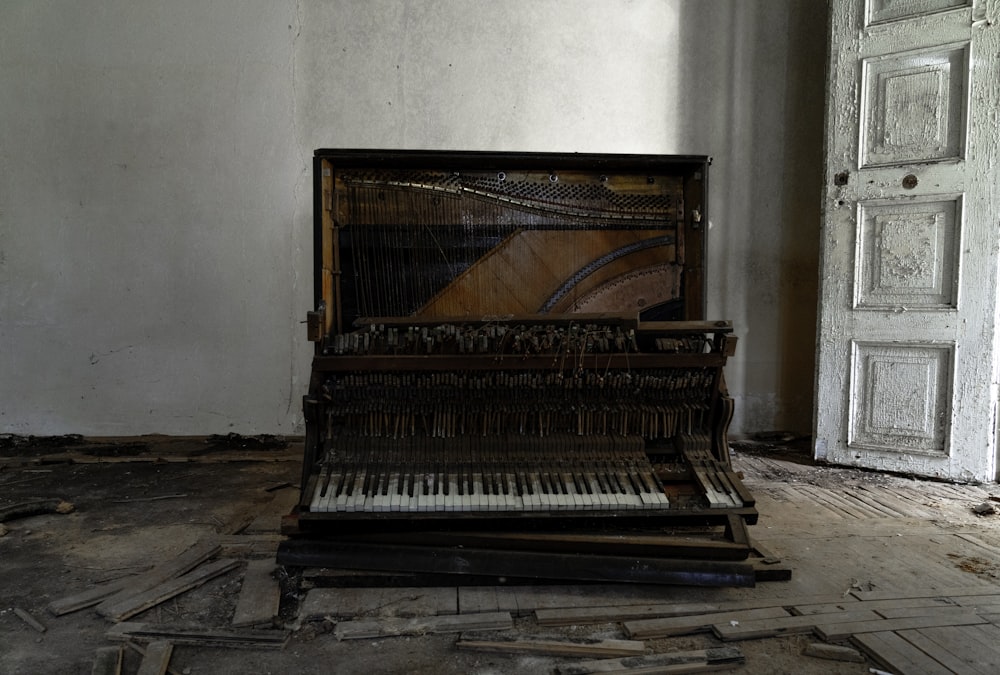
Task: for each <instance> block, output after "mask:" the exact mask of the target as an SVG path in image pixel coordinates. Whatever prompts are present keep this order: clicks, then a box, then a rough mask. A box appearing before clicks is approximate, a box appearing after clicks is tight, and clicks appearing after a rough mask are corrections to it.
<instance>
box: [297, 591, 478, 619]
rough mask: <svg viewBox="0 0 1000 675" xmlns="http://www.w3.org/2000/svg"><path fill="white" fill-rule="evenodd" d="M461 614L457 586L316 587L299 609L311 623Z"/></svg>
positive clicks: (301, 616) (303, 617) (300, 613)
mask: <svg viewBox="0 0 1000 675" xmlns="http://www.w3.org/2000/svg"><path fill="white" fill-rule="evenodd" d="M457 612H458V590H457V589H456V588H455V587H454V586H451V587H444V586H442V587H433V586H430V587H427V588H423V587H415V588H313V589H310V591H309V592H308V593H307V594H306V597H305V600H303V601H302V605H301V607H300V608H299V617H300V618H302V619H304V620H306V621H312V620H316V619H323V618H326V617H332V618H335V619H354V618H359V617H378V616H392V617H403V618H411V617H418V616H436V615H443V614H455V613H457Z"/></svg>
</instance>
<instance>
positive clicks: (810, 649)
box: [802, 642, 865, 663]
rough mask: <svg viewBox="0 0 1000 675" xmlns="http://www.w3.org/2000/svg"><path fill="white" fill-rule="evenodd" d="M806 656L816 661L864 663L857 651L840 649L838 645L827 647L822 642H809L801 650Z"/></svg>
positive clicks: (862, 657) (847, 648) (863, 658)
mask: <svg viewBox="0 0 1000 675" xmlns="http://www.w3.org/2000/svg"><path fill="white" fill-rule="evenodd" d="M802 653H803V654H805V655H806V656H812V657H815V658H817V659H827V660H828V661H849V662H851V663H864V662H865V657H864V656H862V655H861V652H859V651H858V650H857V649H851V648H850V647H842V646H840V645H828V644H823V643H822V642H811V643H809V644H808V645H806V648H805V649H803V650H802Z"/></svg>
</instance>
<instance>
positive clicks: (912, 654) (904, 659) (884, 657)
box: [851, 631, 951, 675]
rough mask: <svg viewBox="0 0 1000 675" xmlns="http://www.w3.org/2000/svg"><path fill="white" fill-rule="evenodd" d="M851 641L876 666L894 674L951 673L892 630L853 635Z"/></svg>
mask: <svg viewBox="0 0 1000 675" xmlns="http://www.w3.org/2000/svg"><path fill="white" fill-rule="evenodd" d="M851 642H853V643H854V644H855V645H856V646H857V647H858V648H859V649H860V650H861V651H863V652H864V653H865V654H867V655H868V657H869V658H870V659H871V660H872V661H874V662H875V664H876V665H877V666H879V667H880V668H883V669H885V670H887V671H889V672H892V673H895V675H951V671H950V670H949V669H948V668H946V667H945V666H944V665H942V664H941V662H940V661H937V660H936V659H933V658H931V657H930V656H928V655H927V654H925V653H924V652H923V651H921V650H920V649H917V648H916V647H914V646H913V645H912V644H911V643H910V642H908V641H907V640H905V639H904V638H902V637H900V636H899V635H897V634H896V633H893V632H892V631H883V632H877V633H863V634H860V635H855V636H854V637H852V638H851Z"/></svg>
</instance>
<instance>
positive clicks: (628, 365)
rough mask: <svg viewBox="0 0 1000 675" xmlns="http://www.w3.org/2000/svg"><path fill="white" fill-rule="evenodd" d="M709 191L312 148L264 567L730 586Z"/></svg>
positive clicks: (419, 155)
mask: <svg viewBox="0 0 1000 675" xmlns="http://www.w3.org/2000/svg"><path fill="white" fill-rule="evenodd" d="M707 169H708V160H707V158H704V157H660V156H630V155H575V154H574V155H558V154H543V153H532V154H523V153H521V154H513V153H438V152H369V151H317V153H316V158H315V177H314V180H315V182H314V185H315V193H316V194H315V211H316V214H315V229H316V234H315V245H316V252H315V279H316V285H315V293H316V309H315V311H313V312H310V314H309V317H308V319H309V320H308V324H309V337H310V339H311V340H313V341H314V342H315V343H316V351H315V356H314V359H313V365H312V376H311V381H310V385H309V392H308V393H307V394H306V396H305V399H304V411H305V419H306V426H307V435H306V444H305V453H304V461H303V474H302V497H301V502H300V504H299V506H298V507H297V509H296V511H295V512H294V513H293V514H292V515H291V516H290V517H289V518H287V519H286V527H285V531H286V533H288V534H291V535H293V537H292V539H291V540H289V541H287V542H285V543H284V544H283V545H282V548H281V549H280V550H279V561H281V562H284V563H285V564H293V565H323V566H336V567H345V568H354V569H357V568H360V569H368V570H382V571H387V572H406V573H421V574H425V575H437V574H460V575H464V576H465V577H466V578H484V579H490V578H494V577H495V576H503V577H505V578H526V579H531V578H552V577H554V576H559V577H560V578H571V579H590V578H591V577H593V578H596V579H615V580H620V581H656V582H659V583H700V584H704V583H712V584H727V585H747V584H748V583H752V573H751V574H749V577H748V572H747V568H746V566H740V565H737V564H736V563H733V562H730V561H738V560H743V559H745V558H746V557H747V555H748V553H749V542H748V538H747V535H746V529H745V525H746V524H747V523H752V522H754V521H755V519H756V511H755V510H754V502H753V497H752V496H751V495H750V494H749V493H748V492H747V490H746V489H745V487H744V486H743V485H742V483H741V482H740V479H739V477H738V476H736V475H735V474H734V473H733V472H732V470H731V467H730V464H729V453H728V446H727V440H726V430H727V427H728V424H729V420H730V418H731V415H732V402H731V399H729V397H728V396H727V394H726V389H725V380H724V376H723V367H724V365H725V362H726V359H727V357H729V356H732V354H733V350H734V348H735V345H736V338H735V337H734V336H733V335H732V326H731V324H730V323H729V322H727V321H705V320H704V317H703V278H704V270H703V248H704V232H703V230H702V228H701V223H702V221H703V220H704V219H705V218H706V202H705V193H706V186H707ZM457 547H461V548H460V549H459V548H457ZM458 550H460V551H461V552H462V555H461V556H460V557H461V560H462V562H461V564H459V563H458V562H457V558H456V555H457V554H456V553H455V552H456V551H458ZM477 552H478V553H477ZM553 556H560V557H563V562H562V563H560V562H558V561H555V560H553ZM565 556H571V557H573V559H574V560H575V561H576V562H577V563H579V564H578V565H571V566H569V567H567V565H566V564H565V558H564V557H565ZM581 556H582V557H581ZM637 556H638V557H637ZM677 558H684V559H690V560H697V561H698V565H697V567H696V568H691V567H690V566H683V565H682V566H680V567H677V565H676V559H677ZM637 560H638V561H644V562H645V563H646V564H647V566H646V568H645V569H646V570H647V571H646V572H643V573H638V572H636V569H637V568H636V566H635V564H633V563H635V562H636V561H637ZM626 561H630V562H628V563H627V564H626ZM734 565H736V566H735V567H734ZM570 570H575V571H570ZM581 570H588V571H586V572H583V571H581ZM595 570H596V571H595ZM650 570H655V572H651V571H650ZM651 577H652V578H651Z"/></svg>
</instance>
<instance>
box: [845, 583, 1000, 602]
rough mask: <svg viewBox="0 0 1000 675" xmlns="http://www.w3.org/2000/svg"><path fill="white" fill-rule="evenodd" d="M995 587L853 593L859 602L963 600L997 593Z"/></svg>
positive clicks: (984, 585)
mask: <svg viewBox="0 0 1000 675" xmlns="http://www.w3.org/2000/svg"><path fill="white" fill-rule="evenodd" d="M996 588H997V587H996V586H995V585H986V584H983V585H981V586H960V587H948V588H925V589H914V590H912V591H851V595H853V596H854V597H855V598H857V599H858V600H897V599H902V598H961V597H967V596H970V595H984V594H989V593H991V592H994V591H996Z"/></svg>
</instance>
